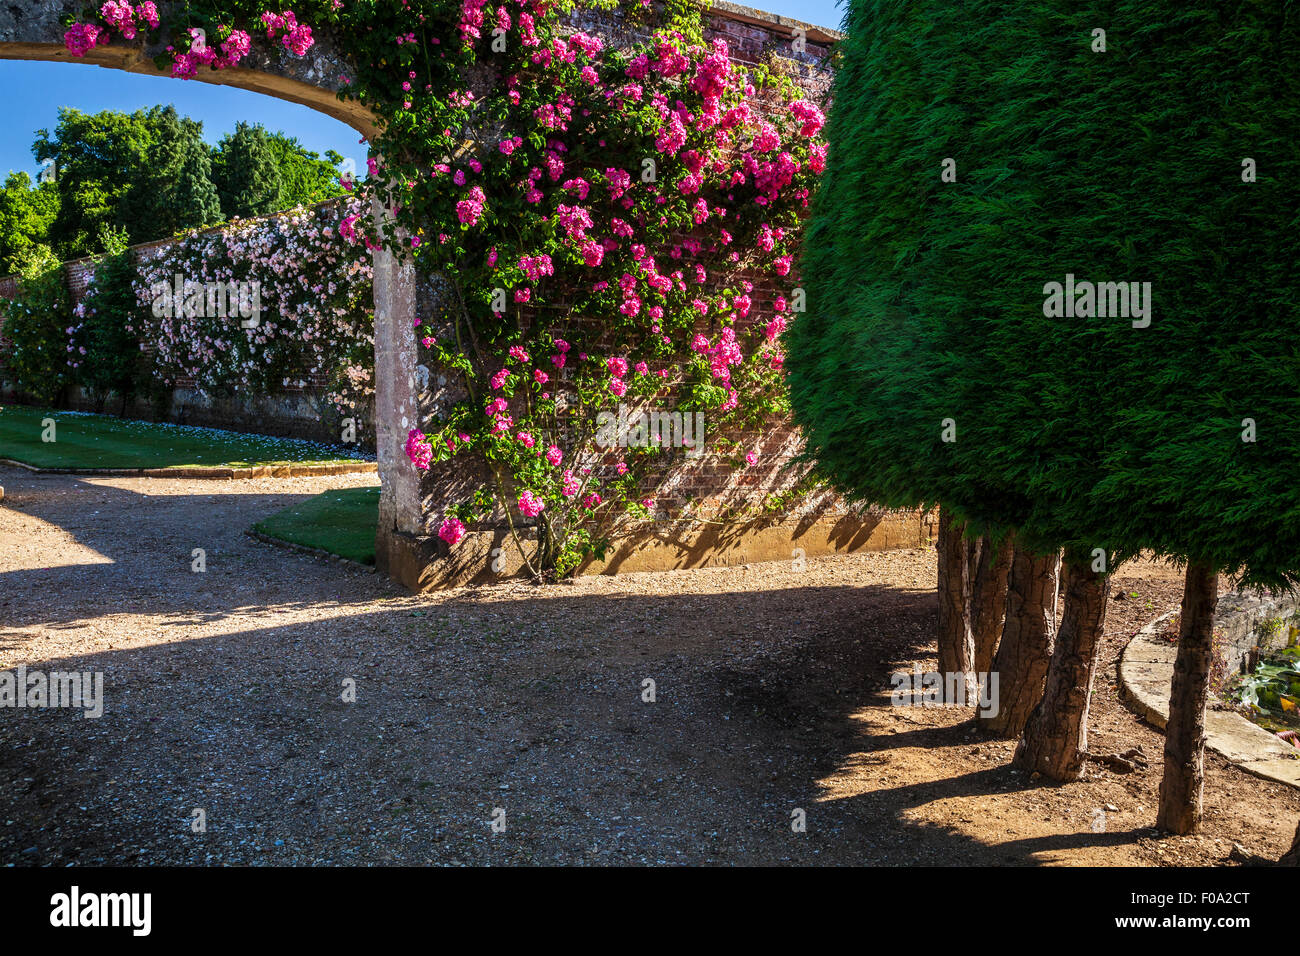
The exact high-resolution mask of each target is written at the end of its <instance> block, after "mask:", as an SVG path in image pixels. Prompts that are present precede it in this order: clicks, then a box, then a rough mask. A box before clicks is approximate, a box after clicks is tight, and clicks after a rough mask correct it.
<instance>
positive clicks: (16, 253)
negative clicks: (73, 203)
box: [0, 172, 59, 275]
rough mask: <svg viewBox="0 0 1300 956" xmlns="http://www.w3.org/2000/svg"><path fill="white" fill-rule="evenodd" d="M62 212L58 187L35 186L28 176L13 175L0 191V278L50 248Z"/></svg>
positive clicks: (10, 175)
mask: <svg viewBox="0 0 1300 956" xmlns="http://www.w3.org/2000/svg"><path fill="white" fill-rule="evenodd" d="M58 212H59V193H58V185H57V184H56V183H54V182H53V181H49V182H43V183H40V184H39V185H33V183H32V179H31V177H30V176H28V175H27V173H25V172H17V173H10V174H9V176H8V178H7V179H5V183H4V188H3V189H0V275H9V274H11V273H13V272H16V271H17V270H18V265H19V263H20V261H22V260H24V259H26V258H30V256H31V253H32V252H33V251H34V250H35V249H36V248H37V247H45V248H47V249H48V248H49V241H50V226H51V225H53V223H54V218H55V216H57V215H58Z"/></svg>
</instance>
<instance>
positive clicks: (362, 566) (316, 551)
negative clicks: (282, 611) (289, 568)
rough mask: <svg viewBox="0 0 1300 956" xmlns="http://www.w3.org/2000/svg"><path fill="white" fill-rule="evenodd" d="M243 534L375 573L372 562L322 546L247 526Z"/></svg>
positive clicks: (266, 542)
mask: <svg viewBox="0 0 1300 956" xmlns="http://www.w3.org/2000/svg"><path fill="white" fill-rule="evenodd" d="M244 534H246V535H248V536H249V537H250V538H252V539H253V540H255V541H260V542H262V543H263V544H269V545H273V546H274V547H277V548H284V549H286V550H288V551H297V552H299V553H300V554H309V555H311V556H312V557H315V558H326V559H328V560H329V561H331V562H333V563H334V564H342V565H345V566H347V567H351V568H354V569H355V570H357V571H364V572H365V573H367V574H374V573H375V566H374V565H373V564H362V563H361V562H360V561H353V560H352V559H351V558H345V557H343V556H342V555H338V554H334V553H333V552H332V551H326V550H324V549H323V548H309V547H307V546H306V545H305V544H294V543H293V542H292V541H285V540H284V539H283V538H273V537H271V536H270V535H269V534H263V533H262V532H260V531H254V530H253V529H252V528H249V529H248V530H247V531H245V532H244Z"/></svg>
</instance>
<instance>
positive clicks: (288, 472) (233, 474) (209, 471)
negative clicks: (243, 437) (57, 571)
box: [0, 458, 379, 478]
mask: <svg viewBox="0 0 1300 956" xmlns="http://www.w3.org/2000/svg"><path fill="white" fill-rule="evenodd" d="M0 465H12V466H14V467H15V468H23V469H25V470H27V471H31V472H35V473H36V474H38V475H88V476H92V477H100V478H314V477H319V476H321V475H352V474H374V473H376V472H377V471H378V470H379V466H378V465H377V464H376V463H375V462H373V461H357V462H355V463H350V462H347V463H343V462H341V463H338V464H332V465H292V464H289V465H250V466H248V467H247V468H178V467H173V468H37V467H36V466H35V465H29V464H27V463H26V462H21V461H14V460H13V459H12V458H0Z"/></svg>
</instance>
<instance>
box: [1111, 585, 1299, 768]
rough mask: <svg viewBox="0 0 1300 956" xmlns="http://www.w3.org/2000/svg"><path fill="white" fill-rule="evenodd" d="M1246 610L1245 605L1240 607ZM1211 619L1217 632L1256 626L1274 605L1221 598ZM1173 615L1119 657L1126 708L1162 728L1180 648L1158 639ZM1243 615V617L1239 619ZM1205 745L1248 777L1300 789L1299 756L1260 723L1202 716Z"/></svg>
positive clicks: (1217, 713)
mask: <svg viewBox="0 0 1300 956" xmlns="http://www.w3.org/2000/svg"><path fill="white" fill-rule="evenodd" d="M1243 602H1244V603H1245V604H1246V606H1245V607H1243V606H1242V603H1243ZM1219 607H1220V608H1221V609H1223V610H1221V611H1220V613H1218V614H1216V615H1215V631H1219V630H1220V629H1221V628H1225V629H1226V628H1231V629H1236V628H1240V627H1243V626H1244V627H1245V628H1247V629H1249V628H1251V627H1253V626H1254V623H1255V622H1256V621H1258V620H1261V619H1262V618H1263V617H1264V614H1265V611H1269V610H1276V609H1277V605H1276V604H1272V603H1270V602H1267V601H1264V602H1261V601H1259V600H1258V599H1254V598H1249V597H1247V596H1243V595H1236V594H1225V595H1224V596H1223V598H1221V599H1220V601H1219ZM1177 613H1178V612H1177V611H1170V612H1169V613H1168V614H1163V615H1161V616H1160V617H1158V618H1156V619H1155V620H1154V621H1152V622H1151V623H1150V624H1148V625H1147V626H1146V627H1144V628H1142V630H1140V631H1138V632H1137V634H1135V635H1134V636H1133V639H1132V640H1131V641H1129V643H1128V646H1127V647H1125V648H1124V653H1123V654H1121V655H1120V659H1119V686H1120V692H1121V697H1122V698H1123V699H1124V702H1125V703H1126V704H1127V705H1128V707H1129V709H1130V710H1132V711H1133V712H1134V713H1136V714H1138V715H1139V716H1140V717H1142V719H1143V720H1145V721H1146V722H1147V723H1149V724H1154V725H1155V726H1156V727H1159V728H1160V729H1161V730H1163V729H1164V727H1165V724H1166V723H1168V721H1169V692H1170V685H1171V684H1172V683H1173V679H1174V658H1175V656H1176V655H1177V653H1178V645H1176V644H1171V643H1169V642H1168V641H1165V640H1161V639H1160V637H1159V636H1158V635H1159V633H1160V631H1161V629H1162V628H1163V627H1164V625H1165V622H1167V621H1168V620H1169V619H1170V618H1172V617H1173V616H1174V615H1175V614H1177ZM1243 616H1245V617H1246V618H1247V619H1246V620H1242V617H1243ZM1205 744H1206V746H1207V747H1209V748H1210V749H1211V750H1213V751H1214V752H1215V753H1217V754H1221V755H1222V756H1224V757H1226V758H1227V759H1228V760H1229V761H1230V762H1231V763H1233V764H1235V765H1237V766H1238V767H1240V768H1241V769H1242V770H1245V771H1246V772H1247V773H1251V774H1254V775H1255V776H1257V777H1263V778H1264V779H1265V780H1272V781H1275V782H1277V783H1284V784H1288V785H1289V786H1292V787H1297V788H1300V759H1297V756H1298V755H1300V751H1298V750H1297V749H1296V748H1295V747H1292V746H1291V745H1290V744H1287V743H1286V742H1285V741H1282V740H1279V739H1278V738H1277V737H1276V736H1274V735H1273V734H1271V733H1269V732H1268V731H1267V730H1265V729H1264V728H1263V727H1260V726H1259V725H1258V724H1253V723H1251V722H1250V721H1249V720H1247V719H1246V718H1245V717H1243V716H1241V715H1240V714H1236V713H1233V712H1232V711H1230V710H1207V711H1206V712H1205Z"/></svg>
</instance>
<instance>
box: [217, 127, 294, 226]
mask: <svg viewBox="0 0 1300 956" xmlns="http://www.w3.org/2000/svg"><path fill="white" fill-rule="evenodd" d="M280 155H281V154H280V152H279V151H277V150H275V149H273V148H272V145H271V136H270V134H269V133H268V132H267V131H266V128H265V127H263V126H261V125H260V124H253V125H250V124H248V123H239V124H238V125H236V127H235V131H234V132H233V133H229V134H227V135H226V136H223V137H222V138H221V142H220V143H219V144H218V145H217V148H216V149H214V150H213V151H212V181H213V183H214V184H215V185H216V187H217V193H218V195H219V196H220V197H221V211H222V213H223V214H224V215H225V217H226V218H227V219H234V218H240V219H247V218H249V217H250V216H261V215H264V214H266V213H271V212H278V211H279V210H281V209H284V208H286V206H285V203H284V192H285V189H284V180H283V178H282V177H281V175H280V166H279V159H280ZM288 205H295V204H294V203H289V204H288Z"/></svg>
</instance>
